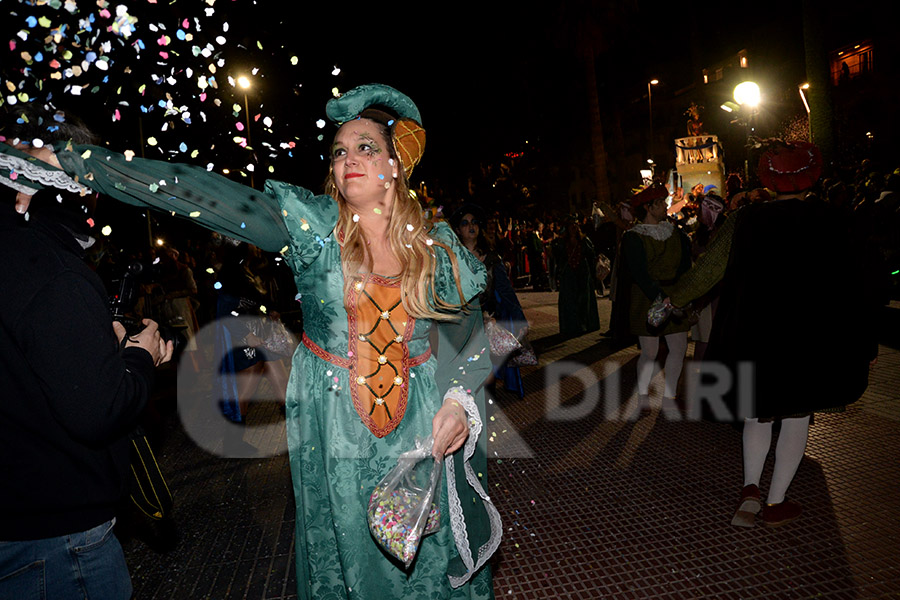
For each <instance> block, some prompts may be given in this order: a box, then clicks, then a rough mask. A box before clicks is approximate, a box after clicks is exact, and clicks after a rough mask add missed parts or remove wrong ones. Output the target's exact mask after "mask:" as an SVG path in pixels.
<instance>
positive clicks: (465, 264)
mask: <svg viewBox="0 0 900 600" xmlns="http://www.w3.org/2000/svg"><path fill="white" fill-rule="evenodd" d="M428 235H429V237H430V238H431V239H432V240H434V241H436V242H438V243H439V244H435V245H436V246H437V249H436V251H435V252H436V255H437V257H438V266H437V269H436V272H435V275H436V284H437V285H438V288H439V290H438V291H439V294H440V295H441V296H442V297H447V295H446V291H447V290H448V289H454V288H455V283H453V280H454V279H455V277H454V276H453V271H454V269H453V266H452V262H454V261H453V260H452V259H451V258H450V253H452V254H453V258H455V259H456V260H455V262H456V265H457V268H458V273H459V280H460V284H461V285H462V288H463V294H464V295H465V300H466V301H468V300H471V299H472V298H473V297H474V296H476V295H478V293H480V292H481V290H483V289H484V286H485V284H486V281H487V273H486V269H485V267H484V264H483V263H482V262H481V261H480V260H478V259H477V258H475V255H474V254H472V253H471V252H469V251H468V250H466V249H465V247H464V246H463V245H462V243H461V242H460V241H459V238H457V237H456V234H455V233H454V232H453V229H452V228H451V227H450V225H449V224H448V223H446V222H444V221H437V222H434V223H433V224H432V227H431V230H430V231H429V232H428Z"/></svg>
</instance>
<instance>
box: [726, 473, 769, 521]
mask: <svg viewBox="0 0 900 600" xmlns="http://www.w3.org/2000/svg"><path fill="white" fill-rule="evenodd" d="M759 498H760V496H759V488H758V487H757V486H755V485H753V484H752V483H751V484H750V485H747V486H744V489H742V490H741V503H740V504H739V505H738V509H737V511H736V512H735V513H734V517H732V519H731V524H732V525H734V526H735V527H753V526H754V525H756V513H758V512H759V508H760V506H762V503H761V502H760V499H759Z"/></svg>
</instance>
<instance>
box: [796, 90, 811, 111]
mask: <svg viewBox="0 0 900 600" xmlns="http://www.w3.org/2000/svg"><path fill="white" fill-rule="evenodd" d="M797 89H799V90H800V99H801V100H803V106H804V107H805V108H806V114H809V102H807V101H806V94H805V93H803V90H808V89H809V84H808V83H802V84H800V85H798V86H797Z"/></svg>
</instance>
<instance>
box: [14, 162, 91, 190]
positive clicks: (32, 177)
mask: <svg viewBox="0 0 900 600" xmlns="http://www.w3.org/2000/svg"><path fill="white" fill-rule="evenodd" d="M13 173H15V174H16V175H21V176H22V177H24V178H26V179H28V180H29V181H28V182H21V183H20V182H18V181H16V180H14V179H13V177H12V175H13ZM0 174H2V175H3V176H2V177H0V183H3V185H6V186H8V187H11V188H13V189H14V190H16V191H18V192H22V193H25V194H28V193H30V194H31V195H34V194H35V192H37V191H38V190H40V189H41V186H47V185H49V186H52V187H55V188H59V189H61V190H66V191H67V192H75V193H77V194H82V195H84V194H89V193H91V189H90V188H87V187H85V186H83V185H81V184H79V183H76V182H75V180H74V179H72V178H71V177H69V176H68V175H67V174H66V172H65V171H60V170H58V169H50V168H44V167H42V166H41V165H40V164H38V162H37V161H34V160H24V159H22V158H18V157H16V156H13V155H11V154H8V153H6V152H0ZM33 183H37V184H40V185H33Z"/></svg>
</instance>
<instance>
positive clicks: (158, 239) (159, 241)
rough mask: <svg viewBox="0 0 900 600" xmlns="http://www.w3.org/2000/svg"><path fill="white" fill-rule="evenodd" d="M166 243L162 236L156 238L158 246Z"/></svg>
mask: <svg viewBox="0 0 900 600" xmlns="http://www.w3.org/2000/svg"><path fill="white" fill-rule="evenodd" d="M165 243H166V242H165V241H163V239H162V238H156V245H157V246H162V245H163V244H165Z"/></svg>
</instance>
